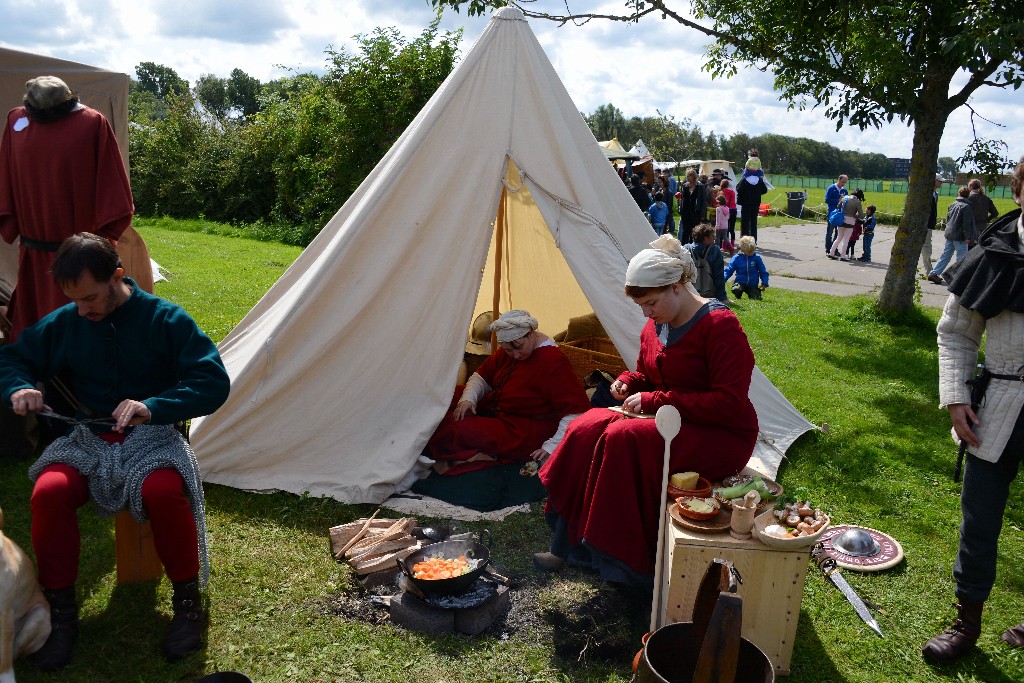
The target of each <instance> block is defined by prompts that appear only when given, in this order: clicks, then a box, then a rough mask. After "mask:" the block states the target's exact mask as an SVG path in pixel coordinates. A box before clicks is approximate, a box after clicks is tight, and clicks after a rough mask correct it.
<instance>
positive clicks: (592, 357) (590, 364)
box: [558, 337, 626, 382]
mask: <svg viewBox="0 0 1024 683" xmlns="http://www.w3.org/2000/svg"><path fill="white" fill-rule="evenodd" d="M558 348H560V349H561V350H562V353H564V354H565V357H566V358H568V359H569V365H571V366H572V370H573V372H575V373H576V376H577V377H579V379H580V382H583V381H584V380H585V379H586V377H587V375H589V374H590V373H591V372H593V371H594V370H603V371H604V372H607V373H608V374H610V375H611V376H612V377H618V376H619V374H620V373H622V372H623V371H625V370H626V364H625V363H624V362H623V360H622V357H621V356H620V355H619V352H618V350H617V349H616V348H615V344H613V343H612V340H611V339H608V338H606V337H584V338H583V339H574V340H572V341H567V342H562V343H561V344H559V345H558Z"/></svg>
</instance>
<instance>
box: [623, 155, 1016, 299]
mask: <svg viewBox="0 0 1024 683" xmlns="http://www.w3.org/2000/svg"><path fill="white" fill-rule="evenodd" d="M620 175H621V176H622V179H623V182H624V183H625V185H626V187H627V188H628V190H629V193H630V195H632V197H633V198H634V200H635V201H636V203H637V205H638V206H639V207H640V210H641V211H643V212H644V214H645V216H646V217H647V219H648V221H649V222H650V224H651V227H652V228H653V229H654V231H655V233H656V234H658V235H663V234H671V235H675V236H677V237H678V238H679V241H680V242H681V243H682V244H684V245H688V248H691V249H693V248H696V252H694V253H693V255H694V257H695V260H697V262H698V263H700V261H701V260H708V261H709V262H711V263H712V264H714V265H713V266H712V267H713V269H714V275H715V285H714V287H713V288H712V286H711V285H708V290H707V291H708V293H707V296H714V297H716V298H719V299H721V300H724V297H725V287H724V282H725V280H726V279H728V278H729V277H730V276H731V275H732V274H733V273H735V275H736V282H735V284H734V285H733V286H732V288H731V291H732V293H733V295H734V296H735V297H736V298H737V299H738V298H740V297H741V296H742V295H743V294H747V296H748V297H749V298H753V299H758V298H760V293H761V291H763V290H764V288H765V287H767V285H768V271H767V268H766V267H765V266H764V262H763V260H761V258H760V256H758V255H757V254H756V253H755V251H756V244H757V218H758V216H759V214H760V209H761V207H762V204H761V202H762V197H763V196H764V195H765V194H766V193H767V191H768V185H767V184H766V181H765V174H764V168H763V167H762V164H761V160H760V156H759V154H758V151H757V150H756V149H751V150H749V151H748V157H747V161H746V163H745V164H744V168H743V173H742V176H741V177H739V178H738V179H737V180H736V181H735V183H734V182H733V181H732V180H731V179H730V178H729V177H728V176H727V174H726V172H725V171H724V170H723V169H721V168H716V169H714V170H713V171H712V173H711V176H710V177H708V176H707V175H703V174H698V172H697V170H696V169H694V168H690V169H687V170H686V172H685V175H684V176H683V178H682V179H681V180H680V179H677V178H676V177H675V175H673V174H672V173H671V172H669V171H667V170H665V171H662V170H656V171H655V172H654V178H653V179H650V181H648V179H646V178H645V177H644V174H643V171H639V170H638V171H636V172H633V171H632V170H631V169H629V168H628V167H627V168H626V169H621V170H620ZM942 182H943V179H942V177H941V176H940V175H938V174H937V175H936V178H935V188H934V192H933V194H932V203H931V213H930V216H929V219H928V231H927V235H926V239H925V243H924V245H923V247H922V250H921V265H922V267H923V269H924V272H925V275H924V276H923V277H925V278H926V279H927V280H928V281H929V282H933V283H935V284H944V281H943V279H942V273H943V271H944V270H945V269H946V268H947V267H948V266H949V265H950V264H951V263H955V262H958V261H960V260H961V259H963V258H964V256H965V255H966V253H967V251H968V249H970V248H971V247H972V246H973V245H974V243H975V242H976V240H977V239H978V236H979V235H980V234H981V232H982V231H983V230H984V229H985V227H986V226H987V225H988V223H989V222H991V221H992V220H993V219H994V218H996V217H997V216H998V215H999V212H998V211H997V210H996V207H995V204H994V203H993V201H992V199H991V198H989V197H988V195H986V194H985V190H984V188H983V186H982V183H981V181H980V180H978V179H977V178H974V179H972V180H971V181H970V182H969V183H968V184H967V185H965V186H963V187H961V188H960V189H959V192H958V197H957V199H956V200H955V201H954V202H953V203H952V204H950V206H949V209H948V211H947V214H946V220H945V221H944V222H940V221H939V219H938V218H939V217H938V198H939V194H938V190H939V187H940V186H941V184H942ZM848 183H849V177H848V176H846V175H845V174H843V175H840V176H839V177H838V178H836V181H835V182H834V183H832V184H831V185H830V186H829V187H828V188H827V189H826V190H825V212H826V217H827V220H826V223H827V225H826V228H825V254H826V255H827V256H828V258H829V259H832V260H834V261H840V262H848V263H853V262H858V263H871V261H872V255H871V248H872V242H873V241H874V237H875V229H876V227H877V224H878V218H877V215H876V214H877V212H878V207H877V206H875V205H874V204H868V203H867V200H866V197H865V194H864V190H863V189H860V188H857V189H853V190H852V191H851V190H850V189H849V188H848V187H847V185H848ZM677 214H678V216H679V227H678V233H677V231H676V221H675V216H676V215H677ZM737 219H739V222H740V239H739V240H737V235H736V223H737ZM702 228H707V229H706V230H703V229H702ZM936 229H941V230H943V237H944V238H945V242H944V245H943V250H942V252H941V254H940V256H939V259H938V260H937V261H935V262H934V264H933V262H932V247H931V231H932V230H936ZM747 237H749V238H750V239H749V241H748V242H746V244H747V247H748V249H749V251H747V250H745V249H744V246H743V245H744V244H745V243H744V241H743V238H747ZM858 244H859V245H860V255H857V248H858V247H857V245H858ZM709 247H714V250H712V249H710V248H709ZM755 257H756V261H755ZM954 257H955V260H954ZM736 259H739V261H738V262H737V263H738V264H739V265H734V264H733V263H732V262H733V261H736ZM719 263H721V264H722V265H721V266H719V265H718V264H719ZM719 268H721V270H720V271H719ZM751 269H753V270H751ZM741 271H742V273H741ZM712 292H713V293H712Z"/></svg>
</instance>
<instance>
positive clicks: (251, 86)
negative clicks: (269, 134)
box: [227, 69, 263, 119]
mask: <svg viewBox="0 0 1024 683" xmlns="http://www.w3.org/2000/svg"><path fill="white" fill-rule="evenodd" d="M262 89H263V86H261V85H260V82H259V80H258V79H256V78H253V77H252V76H250V75H249V74H247V73H245V72H244V71H242V70H241V69H233V70H232V71H231V78H229V79H228V81H227V101H228V103H229V105H230V107H231V109H232V110H234V112H236V113H237V115H238V116H241V117H242V118H246V119H247V118H249V117H251V116H253V115H254V114H256V113H258V112H259V110H260V93H261V92H262Z"/></svg>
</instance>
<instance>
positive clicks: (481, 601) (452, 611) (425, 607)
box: [383, 574, 511, 636]
mask: <svg viewBox="0 0 1024 683" xmlns="http://www.w3.org/2000/svg"><path fill="white" fill-rule="evenodd" d="M398 587H399V592H398V593H397V594H395V595H393V596H391V597H390V599H384V600H383V602H385V603H386V604H387V605H388V609H389V612H390V616H391V621H392V623H395V624H398V625H400V626H404V627H405V628H407V629H409V630H411V631H417V632H420V633H431V634H444V633H465V634H466V635H471V636H475V635H478V634H480V633H482V632H483V631H484V630H486V629H487V627H488V626H490V625H491V624H493V623H494V622H495V621H496V620H497V619H498V617H500V616H501V615H503V614H505V613H506V612H507V611H508V609H509V606H510V604H511V603H510V600H509V587H508V586H507V585H504V584H503V583H501V582H499V581H497V580H496V579H494V578H493V575H491V574H484V575H481V576H480V577H478V578H477V580H476V581H474V582H473V583H472V585H470V586H469V588H467V589H466V590H465V591H463V592H462V593H459V594H457V595H424V594H422V593H420V594H419V595H415V594H414V593H417V592H418V591H417V590H416V588H415V586H413V585H412V583H411V582H410V581H409V579H408V577H406V576H401V577H400V578H399V580H398Z"/></svg>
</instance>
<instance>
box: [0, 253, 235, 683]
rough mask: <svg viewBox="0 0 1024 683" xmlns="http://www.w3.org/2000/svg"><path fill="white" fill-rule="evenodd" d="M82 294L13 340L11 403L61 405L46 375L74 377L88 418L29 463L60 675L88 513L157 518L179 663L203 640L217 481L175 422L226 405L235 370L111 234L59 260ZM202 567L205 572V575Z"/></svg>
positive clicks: (172, 643) (1, 379)
mask: <svg viewBox="0 0 1024 683" xmlns="http://www.w3.org/2000/svg"><path fill="white" fill-rule="evenodd" d="M51 272H52V273H53V277H54V279H55V280H56V281H57V284H58V285H59V286H60V287H61V289H63V290H64V293H65V294H66V295H67V296H68V298H70V299H71V303H70V304H67V305H65V306H63V307H61V308H58V309H57V310H55V311H53V312H52V313H50V314H49V315H47V316H46V317H44V318H43V319H42V320H40V321H39V322H37V323H36V324H35V325H33V326H31V327H29V328H27V329H25V330H24V331H23V332H22V333H21V335H20V336H19V337H18V340H17V342H15V343H14V344H11V345H8V346H4V347H0V399H2V400H3V401H5V402H10V405H11V407H12V408H13V409H14V412H15V413H17V414H19V415H26V414H27V413H29V412H51V411H50V410H49V406H47V405H46V403H45V402H44V396H43V394H42V392H40V391H39V390H38V389H37V388H36V387H37V383H39V382H44V381H49V380H51V379H53V378H54V377H57V376H58V375H60V377H61V378H62V380H63V381H64V382H66V383H67V389H68V390H69V393H70V394H72V395H73V399H74V400H73V402H74V403H75V405H76V406H78V414H77V415H76V416H75V417H74V418H70V417H69V416H64V417H63V419H64V421H67V422H69V423H75V424H76V426H75V427H74V429H73V430H71V431H70V433H69V434H68V435H67V436H64V437H61V438H59V439H57V440H56V441H54V442H53V443H52V444H51V445H50V446H49V447H47V449H46V450H45V451H43V454H42V456H40V458H39V460H38V461H36V462H35V463H34V464H33V465H32V467H31V468H30V469H29V476H30V477H32V478H33V479H34V480H35V487H34V488H33V490H32V500H31V507H32V545H33V547H34V549H35V555H36V563H37V564H38V570H39V583H40V584H41V585H42V587H43V593H44V595H45V596H46V599H47V601H49V603H50V611H51V621H52V624H53V630H52V632H51V634H50V637H49V639H48V640H47V641H46V644H45V645H43V647H42V648H41V649H40V650H39V651H38V652H36V653H35V655H33V659H34V661H35V662H36V664H37V666H39V668H41V669H44V670H47V671H53V670H56V669H59V668H62V667H64V666H66V665H67V664H68V663H69V662H70V661H71V654H72V648H73V646H74V643H75V640H76V638H77V636H78V605H77V602H76V598H75V581H76V579H77V577H78V557H79V551H80V535H79V529H78V517H77V509H78V508H80V507H82V506H83V505H85V504H86V503H88V502H89V501H90V499H91V500H92V501H93V502H94V504H95V505H96V507H97V509H98V510H99V511H100V512H101V513H102V514H111V515H112V514H114V513H116V512H119V511H121V510H129V511H130V512H131V513H132V516H133V517H135V519H136V520H137V521H140V522H141V521H144V520H145V519H147V518H148V519H149V521H150V522H151V524H152V528H153V540H154V543H155V545H156V551H157V554H158V555H159V557H160V561H161V562H162V563H163V565H164V568H165V570H166V571H167V576H168V578H169V579H170V580H171V582H172V585H173V587H174V595H173V601H172V602H173V610H174V617H173V619H172V621H171V628H170V631H169V633H168V635H167V638H166V640H165V641H164V654H165V655H166V657H167V658H168V659H179V658H182V657H185V656H187V655H189V654H191V653H192V652H195V651H196V650H198V649H199V648H200V646H201V644H202V616H203V614H202V608H201V606H200V594H199V588H200V583H202V584H205V583H206V580H207V578H208V576H209V560H208V557H207V553H206V523H205V516H204V513H203V489H202V483H201V480H200V476H199V467H198V464H197V463H196V459H195V454H193V453H192V449H191V448H189V446H188V443H187V442H186V441H185V439H184V438H183V437H182V436H181V434H179V433H178V431H177V430H176V429H175V427H174V425H175V423H178V422H183V421H184V420H187V419H189V418H192V417H196V416H199V415H208V414H210V413H212V412H213V411H215V410H216V409H217V408H218V407H220V406H221V404H223V403H224V401H225V400H226V399H227V396H228V390H229V380H228V375H227V372H226V371H225V369H224V365H223V363H222V362H221V359H220V355H219V354H218V352H217V347H216V346H214V344H213V342H212V341H210V338H209V337H207V336H206V335H205V334H203V332H202V331H201V330H200V329H199V328H198V327H197V326H196V323H195V321H194V320H193V319H192V318H191V317H189V315H188V314H187V313H186V312H185V311H184V310H183V309H182V308H181V307H179V306H177V305H175V304H173V303H170V302H169V301H165V300H163V299H160V298H158V297H155V296H153V295H151V294H147V293H146V292H144V291H142V290H141V289H140V288H139V287H137V286H135V283H134V282H133V281H132V280H131V279H130V278H127V277H125V276H124V270H123V269H122V268H121V263H120V261H119V260H118V256H117V251H116V250H115V249H114V247H113V246H112V245H111V244H110V242H108V241H107V240H105V239H103V238H102V237H99V236H97V235H94V234H91V233H78V234H77V235H74V236H72V237H69V238H68V239H66V240H64V242H63V243H62V244H61V247H60V249H59V250H58V252H57V256H56V259H55V260H54V263H53V266H52V268H51ZM200 569H202V572H200Z"/></svg>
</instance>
